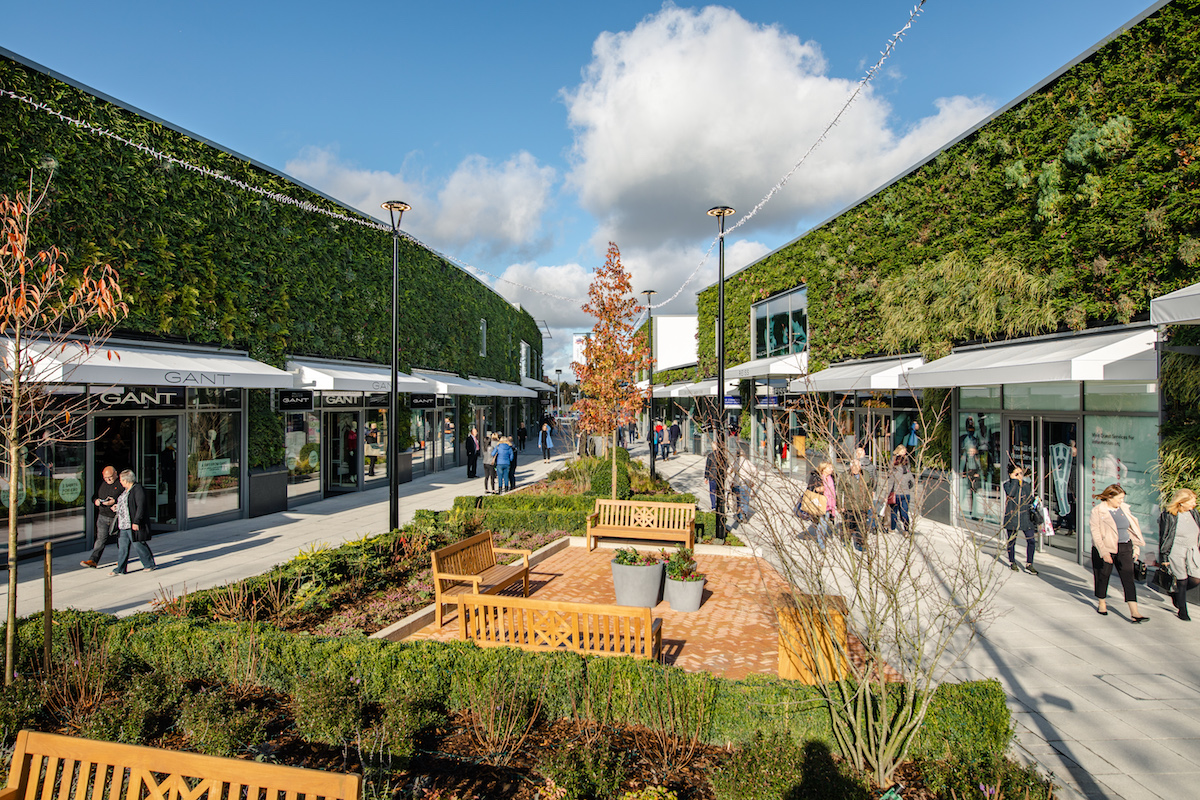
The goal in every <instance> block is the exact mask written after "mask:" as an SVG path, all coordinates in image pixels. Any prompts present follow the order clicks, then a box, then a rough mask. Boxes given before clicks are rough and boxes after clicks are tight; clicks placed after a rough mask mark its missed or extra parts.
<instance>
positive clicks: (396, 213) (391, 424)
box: [382, 200, 412, 531]
mask: <svg viewBox="0 0 1200 800" xmlns="http://www.w3.org/2000/svg"><path fill="white" fill-rule="evenodd" d="M382 207H383V208H386V209H387V212H388V216H389V217H390V218H391V220H392V353H391V358H390V359H389V361H391V362H392V388H391V391H390V392H389V393H388V450H387V452H388V530H393V531H394V530H396V529H397V528H399V527H400V471H399V470H398V469H396V466H397V464H396V462H397V461H398V460H399V458H400V431H399V429H398V428H397V416H398V411H399V408H400V388H399V384H400V375H399V373H400V368H399V366H398V365H397V363H396V362H397V360H398V359H399V350H400V218H401V217H403V216H404V212H405V211H408V210H409V209H410V208H412V206H410V205H409V204H408V203H405V202H403V201H401V200H388V201H387V202H386V203H383V206H382Z"/></svg>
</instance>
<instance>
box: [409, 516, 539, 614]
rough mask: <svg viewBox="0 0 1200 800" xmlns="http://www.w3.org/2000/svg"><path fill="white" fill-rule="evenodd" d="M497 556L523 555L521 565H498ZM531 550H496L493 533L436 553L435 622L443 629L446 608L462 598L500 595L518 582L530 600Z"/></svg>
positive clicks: (465, 540)
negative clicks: (461, 596) (501, 554)
mask: <svg viewBox="0 0 1200 800" xmlns="http://www.w3.org/2000/svg"><path fill="white" fill-rule="evenodd" d="M496 553H505V554H511V555H520V556H521V563H520V564H497V563H496ZM529 554H530V551H528V550H514V549H512V548H508V547H496V546H495V544H494V543H493V542H492V535H491V534H490V533H479V534H476V535H475V536H471V537H468V538H466V539H463V540H462V541H459V542H455V543H454V544H452V545H448V546H446V547H443V548H442V549H441V550H435V551H433V554H432V556H433V595H434V604H435V605H436V610H435V611H434V619H435V620H436V621H437V625H438V627H439V628H440V627H441V626H442V605H443V604H444V603H448V602H451V603H452V602H454V601H453V600H446V599H444V598H446V597H453V596H454V595H459V594H496V593H497V592H501V591H503V590H504V589H507V588H508V587H509V586H512V585H513V584H514V583H516V582H517V581H518V580H524V581H525V596H526V597H529Z"/></svg>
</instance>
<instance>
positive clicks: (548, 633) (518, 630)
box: [458, 594, 662, 661]
mask: <svg viewBox="0 0 1200 800" xmlns="http://www.w3.org/2000/svg"><path fill="white" fill-rule="evenodd" d="M458 635H459V638H460V639H462V640H463V641H465V642H466V641H470V642H475V644H477V645H479V646H480V647H520V648H521V649H523V650H570V651H572V652H576V653H582V654H587V655H600V656H633V657H634V658H652V659H654V660H655V661H658V660H661V658H662V620H661V619H654V618H653V616H651V613H650V609H648V608H638V607H635V606H604V605H594V604H591V603H560V602H556V601H553V600H539V599H537V598H521V597H485V596H483V595H469V594H460V595H459V596H458Z"/></svg>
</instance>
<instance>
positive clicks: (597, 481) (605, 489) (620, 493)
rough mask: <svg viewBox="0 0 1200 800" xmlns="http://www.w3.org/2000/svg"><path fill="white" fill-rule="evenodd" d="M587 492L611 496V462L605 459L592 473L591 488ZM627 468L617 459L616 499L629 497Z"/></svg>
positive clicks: (596, 495)
mask: <svg viewBox="0 0 1200 800" xmlns="http://www.w3.org/2000/svg"><path fill="white" fill-rule="evenodd" d="M588 494H590V495H593V496H595V497H612V463H611V462H610V461H607V460H605V461H604V462H603V463H602V464H601V465H600V466H599V467H597V469H596V471H595V472H593V473H592V488H591V491H589V492H588ZM629 494H630V492H629V470H628V469H626V467H625V465H624V464H622V463H621V462H620V459H618V460H617V499H618V500H628V499H629Z"/></svg>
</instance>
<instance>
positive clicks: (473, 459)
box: [467, 453, 479, 478]
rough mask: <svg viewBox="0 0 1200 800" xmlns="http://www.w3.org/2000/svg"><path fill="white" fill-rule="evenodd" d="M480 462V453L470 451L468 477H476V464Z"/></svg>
mask: <svg viewBox="0 0 1200 800" xmlns="http://www.w3.org/2000/svg"><path fill="white" fill-rule="evenodd" d="M478 463H479V453H470V454H468V455H467V477H468V478H474V477H475V469H476V467H475V465H476V464H478Z"/></svg>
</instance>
